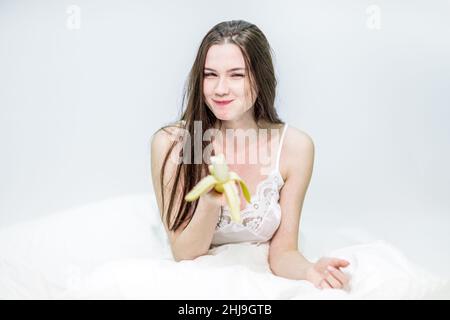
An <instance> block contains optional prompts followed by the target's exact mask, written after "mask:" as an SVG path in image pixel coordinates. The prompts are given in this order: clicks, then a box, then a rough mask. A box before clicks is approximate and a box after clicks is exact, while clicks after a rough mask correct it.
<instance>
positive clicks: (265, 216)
mask: <svg viewBox="0 0 450 320" xmlns="http://www.w3.org/2000/svg"><path fill="white" fill-rule="evenodd" d="M287 126H288V125H287V123H286V124H285V126H284V129H283V133H282V135H281V139H280V143H279V147H278V152H277V160H276V165H275V168H274V169H273V170H272V171H271V172H270V173H269V174H268V175H267V177H266V178H265V179H263V180H262V181H260V182H259V183H258V185H257V187H256V193H255V194H254V195H252V197H251V202H250V203H247V206H246V207H245V208H244V209H243V210H241V218H242V223H236V222H234V221H231V217H230V211H229V207H228V206H227V205H225V206H223V207H222V212H221V215H220V218H219V222H218V223H217V226H216V230H215V232H214V235H213V239H212V243H211V247H214V246H218V245H222V244H227V243H237V242H252V243H254V242H266V241H269V240H270V239H271V238H272V236H273V234H274V233H275V231H276V230H277V229H278V226H279V225H280V222H281V207H280V204H279V199H280V189H281V187H282V186H283V185H284V180H283V178H282V176H281V173H280V155H281V148H282V146H283V139H284V135H285V133H286V129H287Z"/></svg>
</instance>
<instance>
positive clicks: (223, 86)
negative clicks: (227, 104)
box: [215, 78, 228, 95]
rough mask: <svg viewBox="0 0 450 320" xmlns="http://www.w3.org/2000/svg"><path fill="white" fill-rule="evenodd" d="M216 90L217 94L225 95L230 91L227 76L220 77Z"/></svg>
mask: <svg viewBox="0 0 450 320" xmlns="http://www.w3.org/2000/svg"><path fill="white" fill-rule="evenodd" d="M215 91H216V94H217V95H224V94H227V93H228V84H227V81H226V79H225V78H219V81H218V82H217V86H216V90H215Z"/></svg>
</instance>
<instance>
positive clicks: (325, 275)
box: [269, 127, 348, 288]
mask: <svg viewBox="0 0 450 320" xmlns="http://www.w3.org/2000/svg"><path fill="white" fill-rule="evenodd" d="M288 133H289V136H287V137H286V138H285V141H286V143H285V148H284V151H285V152H284V154H285V155H286V157H285V165H286V168H287V177H286V181H285V184H284V186H283V188H282V189H281V194H280V206H281V223H280V226H279V228H278V230H277V232H276V233H275V235H274V236H273V238H272V240H271V242H270V249H269V264H270V268H271V270H272V272H273V273H274V274H275V275H277V276H280V277H284V278H288V279H297V280H308V281H310V282H312V283H313V284H314V285H316V286H317V287H322V288H326V287H335V288H339V287H342V286H344V285H345V284H346V283H347V281H348V279H347V278H346V276H345V275H344V274H343V273H342V272H341V271H340V270H339V268H340V267H345V266H347V265H348V262H347V261H345V260H341V259H334V258H322V259H320V260H319V261H317V262H316V263H312V262H310V261H308V260H307V259H306V258H305V257H304V256H303V255H302V254H301V253H300V252H299V250H298V234H299V224H300V215H301V211H302V207H303V201H304V199H305V195H306V191H307V189H308V186H309V183H310V181H311V176H312V171H313V165H314V143H313V141H312V139H311V138H310V137H309V136H308V135H307V134H306V133H304V132H302V131H300V130H297V129H295V128H292V127H291V130H288V132H286V135H288ZM329 267H331V268H333V269H330V268H329Z"/></svg>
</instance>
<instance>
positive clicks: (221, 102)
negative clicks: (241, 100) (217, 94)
mask: <svg viewBox="0 0 450 320" xmlns="http://www.w3.org/2000/svg"><path fill="white" fill-rule="evenodd" d="M213 101H214V103H215V104H217V105H219V106H225V105H227V104H229V103H231V102H233V101H234V100H221V101H217V100H213Z"/></svg>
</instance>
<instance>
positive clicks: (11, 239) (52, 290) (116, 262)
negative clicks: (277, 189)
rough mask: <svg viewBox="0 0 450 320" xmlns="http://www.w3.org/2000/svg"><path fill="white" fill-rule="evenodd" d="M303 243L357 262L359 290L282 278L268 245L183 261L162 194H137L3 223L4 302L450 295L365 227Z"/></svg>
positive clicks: (319, 230) (321, 233)
mask: <svg viewBox="0 0 450 320" xmlns="http://www.w3.org/2000/svg"><path fill="white" fill-rule="evenodd" d="M323 239H327V240H326V241H324V240H323ZM300 247H301V250H302V252H303V253H304V254H305V256H306V257H307V258H308V259H310V260H312V261H315V260H316V259H317V258H319V257H321V256H324V255H327V256H334V257H341V258H345V259H347V260H349V261H350V263H351V264H350V266H349V267H348V268H345V269H343V270H344V271H345V272H346V273H348V274H349V275H350V277H351V282H350V287H349V290H347V291H344V290H337V289H325V290H320V289H317V288H315V287H314V286H313V285H312V284H311V283H309V282H307V281H299V280H289V279H285V278H281V277H277V276H274V275H273V274H272V273H271V272H270V268H269V266H268V260H267V254H268V245H267V244H260V245H255V244H249V243H243V244H230V245H224V246H220V247H217V248H214V249H212V250H210V252H209V254H208V255H205V256H202V257H199V258H197V259H195V260H192V261H181V262H175V261H173V259H172V257H171V255H170V248H169V247H168V244H167V239H166V237H165V233H164V229H163V227H162V224H161V221H160V220H159V216H158V211H157V206H156V202H155V200H154V196H153V195H152V194H136V195H127V196H123V197H117V198H113V199H107V200H104V201H100V202H96V203H92V204H87V205H85V206H83V207H79V208H74V209H71V210H67V211H64V212H59V213H57V214H53V215H49V216H47V217H44V218H42V219H37V220H34V221H29V222H27V223H20V224H18V225H15V226H11V227H7V228H3V229H0V299H60V298H62V299H99V298H102V299H355V298H357V299H423V298H447V299H448V298H450V289H449V282H448V278H443V277H441V276H437V275H436V274H431V273H430V272H428V271H424V270H422V269H421V268H419V267H418V266H417V265H415V264H413V263H412V262H411V261H409V260H408V259H407V258H406V257H405V256H404V255H403V254H402V252H400V251H399V250H398V249H397V248H395V247H393V246H392V245H391V244H389V243H387V242H385V241H379V240H377V239H376V237H373V236H371V235H369V234H368V233H367V232H366V230H364V228H360V227H353V228H352V227H346V228H336V227H335V226H329V227H328V228H327V227H326V225H325V224H323V223H321V222H316V223H311V222H310V223H306V224H305V225H304V226H302V229H301V234H300Z"/></svg>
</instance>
